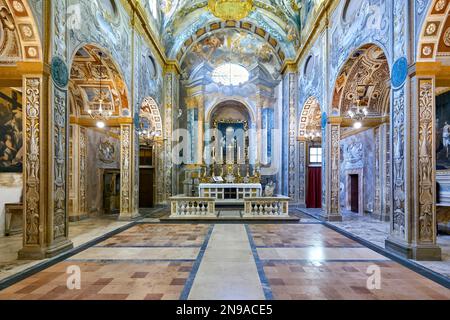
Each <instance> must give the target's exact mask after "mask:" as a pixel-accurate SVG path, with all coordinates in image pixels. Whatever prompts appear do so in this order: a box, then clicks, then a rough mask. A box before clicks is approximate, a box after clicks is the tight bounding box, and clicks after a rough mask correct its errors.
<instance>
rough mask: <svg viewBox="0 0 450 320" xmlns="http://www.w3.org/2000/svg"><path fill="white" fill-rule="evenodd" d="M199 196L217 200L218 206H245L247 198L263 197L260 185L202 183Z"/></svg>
mask: <svg viewBox="0 0 450 320" xmlns="http://www.w3.org/2000/svg"><path fill="white" fill-rule="evenodd" d="M199 194H200V197H202V198H213V199H216V203H217V204H234V203H236V204H242V205H243V204H244V202H245V198H258V197H261V195H262V185H261V184H260V183H201V184H200V186H199Z"/></svg>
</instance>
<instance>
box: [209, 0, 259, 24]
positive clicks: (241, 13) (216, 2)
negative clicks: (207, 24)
mask: <svg viewBox="0 0 450 320" xmlns="http://www.w3.org/2000/svg"><path fill="white" fill-rule="evenodd" d="M208 8H209V10H210V11H211V12H212V13H213V14H214V15H215V16H216V17H218V18H220V19H222V20H242V19H244V18H246V17H247V16H248V15H249V14H250V12H251V11H252V10H253V0H209V1H208Z"/></svg>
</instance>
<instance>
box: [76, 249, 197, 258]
mask: <svg viewBox="0 0 450 320" xmlns="http://www.w3.org/2000/svg"><path fill="white" fill-rule="evenodd" d="M199 250H200V249H199V248H91V249H88V250H86V251H83V252H82V253H80V254H77V255H75V256H74V257H73V258H72V259H71V260H75V261H77V260H139V261H145V260H195V259H196V258H197V256H198V253H199Z"/></svg>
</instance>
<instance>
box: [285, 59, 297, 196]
mask: <svg viewBox="0 0 450 320" xmlns="http://www.w3.org/2000/svg"><path fill="white" fill-rule="evenodd" d="M283 85H284V88H283V96H284V98H283V152H282V153H283V162H282V163H283V164H282V168H283V169H282V170H283V188H282V190H283V194H284V195H288V196H289V197H291V200H292V201H293V202H298V191H297V190H298V189H297V186H298V180H297V178H298V171H297V170H298V169H297V168H298V167H297V159H298V155H297V100H298V98H297V96H298V94H297V91H298V80H297V66H296V65H295V64H290V65H288V66H287V68H286V70H285V72H284V80H283Z"/></svg>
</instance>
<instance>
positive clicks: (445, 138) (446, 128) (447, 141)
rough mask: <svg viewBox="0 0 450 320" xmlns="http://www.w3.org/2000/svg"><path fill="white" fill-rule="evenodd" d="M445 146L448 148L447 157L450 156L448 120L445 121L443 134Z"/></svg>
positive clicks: (449, 127)
mask: <svg viewBox="0 0 450 320" xmlns="http://www.w3.org/2000/svg"><path fill="white" fill-rule="evenodd" d="M442 139H443V144H444V148H445V150H446V154H447V158H448V157H449V149H450V125H449V124H448V122H447V121H446V122H445V126H444V129H443V134H442Z"/></svg>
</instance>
